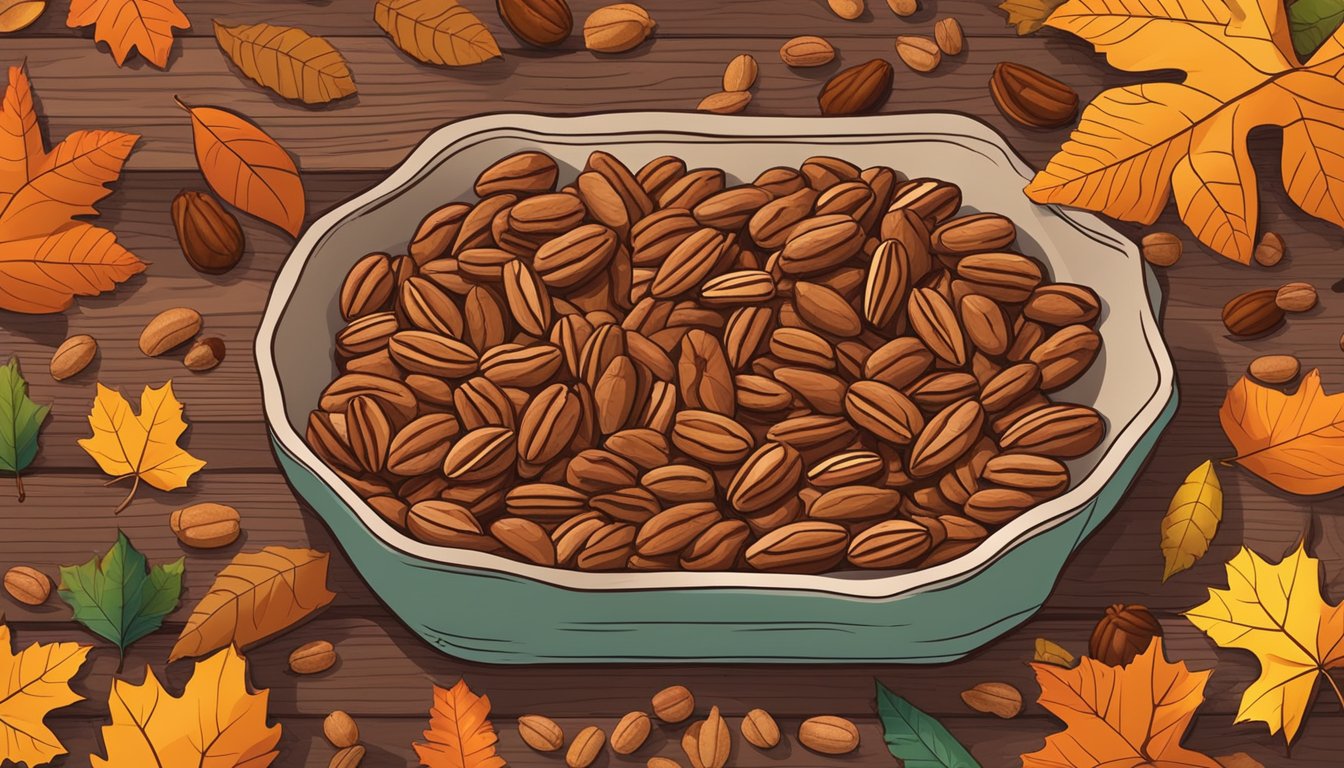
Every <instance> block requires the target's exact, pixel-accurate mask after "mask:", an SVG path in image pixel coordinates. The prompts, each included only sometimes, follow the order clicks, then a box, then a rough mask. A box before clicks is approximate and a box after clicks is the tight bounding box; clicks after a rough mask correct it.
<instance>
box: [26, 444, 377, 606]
mask: <svg viewBox="0 0 1344 768" xmlns="http://www.w3.org/2000/svg"><path fill="white" fill-rule="evenodd" d="M207 466H208V465H207ZM9 482H10V479H9V478H5V479H4V480H3V484H0V487H3V488H4V494H3V496H0V516H3V517H4V520H5V531H4V536H3V541H2V542H0V571H3V570H8V569H9V568H11V567H12V566H15V565H29V566H32V567H35V568H38V569H39V570H41V571H42V572H43V573H46V574H48V575H49V576H51V577H52V578H53V579H56V578H58V576H59V572H60V570H59V569H60V566H62V565H75V564H78V563H83V562H86V561H88V560H89V558H91V557H94V556H101V555H102V553H104V552H106V551H107V549H108V547H110V546H111V545H112V543H113V542H115V541H116V539H117V531H118V530H121V531H124V532H125V533H126V535H127V536H128V537H130V539H131V541H132V542H133V543H134V544H135V546H136V548H137V549H139V550H140V551H141V552H143V553H144V554H145V556H146V557H148V558H149V560H150V562H153V563H158V562H163V561H166V560H172V559H176V558H178V557H181V556H183V555H184V554H187V555H188V563H187V569H186V574H185V577H184V581H183V585H184V588H185V590H186V591H185V594H184V597H183V601H184V604H183V605H182V606H181V607H179V608H178V610H177V611H176V612H174V613H173V614H172V616H171V618H172V619H175V620H178V621H186V618H187V617H188V616H189V615H190V614H191V607H192V606H193V605H194V604H195V603H196V601H197V600H199V599H200V597H201V596H202V595H204V594H205V593H206V591H207V590H208V589H209V588H210V584H211V583H213V582H214V577H215V574H216V572H218V571H219V569H220V568H222V567H224V565H226V564H227V563H228V561H229V559H230V558H232V557H233V556H234V555H235V554H237V553H238V552H240V551H248V552H255V551H257V550H260V549H261V548H262V547H265V546H271V545H275V546H285V547H312V548H314V549H318V550H321V551H324V552H332V553H334V554H333V556H332V559H331V566H330V573H329V576H328V584H329V585H330V587H331V589H333V590H334V591H335V592H337V594H339V595H341V596H342V602H343V603H347V604H348V605H359V606H363V607H366V608H370V607H375V606H377V605H378V604H377V603H376V601H375V600H374V599H373V598H372V597H371V596H370V595H369V593H368V590H367V588H366V587H365V586H364V582H363V581H361V580H360V579H359V577H358V576H357V575H355V572H354V570H353V569H352V568H351V567H350V565H349V564H348V562H347V561H346V559H345V558H344V556H342V555H341V553H340V551H339V550H338V548H337V547H336V545H335V542H333V541H332V539H331V537H330V535H329V534H328V532H327V529H326V527H325V526H324V525H322V523H321V522H320V521H319V520H318V519H317V518H316V516H314V515H312V514H311V513H308V512H305V511H304V510H303V509H302V508H301V507H300V506H299V503H298V502H297V501H296V500H295V499H294V496H293V495H292V494H291V493H290V492H289V486H287V485H286V484H285V481H284V479H283V478H282V477H281V476H280V475H279V474H269V475H255V474H246V473H231V472H213V473H212V472H211V471H209V470H208V469H207V470H206V471H205V472H204V473H203V474H200V475H197V476H196V477H194V478H192V480H191V482H190V483H189V484H188V486H187V487H186V488H183V489H181V490H178V491H175V492H173V493H166V492H163V491H157V490H154V489H153V488H148V487H144V486H142V487H141V488H140V490H139V491H137V494H136V500H135V501H134V502H133V503H132V504H131V506H130V507H129V508H127V509H126V511H124V512H122V513H121V514H120V515H117V516H115V517H114V516H113V515H112V510H114V509H115V508H116V507H117V504H118V503H120V501H121V500H122V499H123V498H124V497H125V495H126V493H127V491H128V490H129V489H130V486H129V485H127V484H125V483H124V482H123V483H118V484H116V485H113V486H106V485H105V478H104V477H103V476H102V475H97V476H95V475H92V474H85V475H82V476H70V475H64V476H62V475H50V474H38V475H34V476H32V477H30V478H26V479H25V480H24V485H25V486H26V487H27V488H28V501H26V502H25V503H23V504H21V505H20V504H17V503H15V501H14V497H13V495H12V493H11V490H12V486H11V485H9ZM203 501H213V502H219V503H223V504H229V505H230V506H233V507H235V508H237V509H238V510H239V512H240V514H241V515H242V518H243V536H241V537H240V538H239V540H238V541H237V542H236V543H234V544H233V545H231V546H229V547H226V548H223V549H217V550H209V551H202V550H190V551H188V550H187V549H186V548H185V547H184V546H183V545H182V544H180V543H179V542H178V541H177V538H176V537H174V536H173V533H172V531H171V530H170V529H169V527H168V516H169V514H170V513H171V512H172V510H174V509H179V508H181V507H183V506H186V505H188V504H193V503H196V502H203ZM0 610H3V611H4V612H5V614H6V615H7V616H8V618H9V620H10V621H23V620H33V621H42V622H51V623H56V624H61V623H67V622H68V621H69V619H70V612H69V610H68V609H67V608H66V607H65V606H64V604H63V603H61V602H60V601H59V600H58V599H57V598H56V596H55V594H53V595H52V598H51V600H50V601H49V602H48V604H47V605H45V606H42V607H39V608H29V607H27V606H22V605H19V604H18V603H16V602H14V601H12V600H10V599H8V596H6V597H5V598H3V601H2V602H0Z"/></svg>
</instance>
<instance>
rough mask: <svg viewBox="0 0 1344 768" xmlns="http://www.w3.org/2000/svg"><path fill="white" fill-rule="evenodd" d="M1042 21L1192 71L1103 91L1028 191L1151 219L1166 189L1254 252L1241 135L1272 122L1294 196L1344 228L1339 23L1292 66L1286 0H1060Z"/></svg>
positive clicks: (1116, 53)
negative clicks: (1278, 131) (1063, 0)
mask: <svg viewBox="0 0 1344 768" xmlns="http://www.w3.org/2000/svg"><path fill="white" fill-rule="evenodd" d="M1046 24H1047V25H1048V26H1051V27H1054V28H1056V29H1061V30H1064V31H1067V32H1072V33H1073V34H1076V35H1078V36H1079V37H1082V38H1083V39H1085V40H1087V41H1088V42H1090V43H1092V45H1093V46H1094V47H1095V48H1096V49H1097V50H1098V51H1099V52H1102V53H1104V54H1106V57H1107V60H1108V61H1109V62H1110V63H1111V65H1112V66H1115V67H1117V68H1119V69H1122V70H1126V71H1130V72H1149V71H1152V70H1158V69H1180V70H1184V71H1185V72H1186V76H1185V78H1184V80H1183V81H1182V82H1179V83H1172V82H1156V83H1141V84H1137V85H1127V86H1123V87H1120V88H1112V89H1110V90H1107V91H1103V92H1102V93H1101V94H1100V95H1099V96H1097V98H1096V99H1095V100H1093V102H1092V104H1091V105H1090V106H1089V107H1088V108H1087V110H1086V111H1084V113H1083V116H1082V120H1081V121H1080V122H1079V124H1078V127H1077V128H1076V129H1075V130H1074V132H1073V135H1072V136H1071V137H1070V139H1069V141H1068V142H1066V143H1065V144H1064V146H1063V148H1062V149H1061V150H1060V152H1059V153H1058V154H1056V155H1055V157H1054V158H1053V159H1052V160H1051V161H1050V163H1049V165H1048V166H1047V167H1046V168H1045V170H1043V171H1041V172H1039V173H1038V174H1036V177H1035V178H1034V179H1033V180H1032V181H1031V183H1030V184H1029V185H1028V186H1027V193H1028V194H1029V195H1030V196H1031V198H1032V199H1033V200H1035V201H1036V202H1038V203H1057V204H1061V205H1072V206H1077V207H1081V208H1089V209H1092V210H1095V211H1101V212H1103V213H1105V214H1107V215H1109V216H1113V217H1115V218H1119V219H1125V220H1128V221H1137V222H1142V223H1146V224H1151V223H1152V222H1153V221H1154V220H1155V219H1156V218H1157V217H1158V215H1159V214H1160V213H1161V212H1162V209H1163V208H1165V207H1166V204H1167V199H1168V196H1169V193H1171V194H1173V195H1174V197H1175V199H1176V205H1177V209H1178V210H1179V212H1180V215H1181V219H1182V220H1183V221H1184V222H1185V223H1186V225H1187V226H1189V227H1190V230H1191V231H1192V232H1193V233H1194V234H1195V235H1196V236H1197V237H1198V238H1199V239H1200V240H1201V241H1202V242H1204V243H1205V244H1206V245H1208V246H1209V247H1210V248H1212V249H1213V250H1215V251H1217V252H1218V253H1221V254H1223V255H1224V256H1226V257H1228V258H1230V259H1233V260H1236V261H1239V262H1241V263H1243V264H1246V263H1250V260H1251V253H1252V250H1253V248H1254V244H1255V241H1256V226H1257V220H1258V218H1259V199H1258V196H1257V192H1256V178H1255V172H1254V169H1253V168H1252V165H1251V158H1250V154H1249V152H1248V149H1247V146H1246V136H1247V134H1248V133H1249V132H1250V131H1251V130H1252V129H1254V128H1256V127H1258V126H1261V125H1277V126H1282V128H1283V153H1282V175H1283V182H1284V185H1285V187H1286V189H1287V192H1288V195H1289V197H1291V198H1292V199H1293V201H1294V202H1295V203H1297V205H1298V206H1299V207H1301V208H1302V209H1303V210H1304V211H1306V212H1307V213H1309V214H1311V215H1312V216H1316V217H1317V218H1321V219H1325V220H1326V221H1330V222H1333V223H1335V224H1337V225H1341V226H1344V87H1341V72H1342V71H1344V33H1341V32H1340V31H1336V32H1335V33H1334V35H1333V36H1332V37H1331V38H1330V39H1329V40H1328V41H1327V42H1326V43H1325V44H1324V45H1323V46H1321V49H1320V50H1319V51H1317V52H1316V53H1315V54H1314V55H1313V56H1312V57H1311V58H1310V59H1309V60H1308V61H1307V62H1306V63H1304V64H1300V65H1299V64H1298V62H1297V56H1296V54H1295V53H1294V51H1293V46H1292V41H1291V40H1290V37H1289V31H1288V22H1287V18H1286V14H1285V12H1284V4H1283V2H1282V0H1236V1H1235V2H1232V1H1231V0H1207V1H1206V0H1068V2H1066V3H1065V4H1064V5H1062V6H1060V7H1059V8H1058V9H1057V10H1056V11H1055V12H1054V13H1053V14H1051V15H1050V18H1049V20H1048V21H1047V22H1046Z"/></svg>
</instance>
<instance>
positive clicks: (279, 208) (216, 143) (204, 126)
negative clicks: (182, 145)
mask: <svg viewBox="0 0 1344 768" xmlns="http://www.w3.org/2000/svg"><path fill="white" fill-rule="evenodd" d="M178 104H179V105H181V107H182V108H183V109H185V110H187V112H188V113H189V114H190V115H191V131H192V137H193V140H194V143H195V146H196V164H197V165H198V166H200V169H201V174H202V175H204V176H205V180H206V182H207V183H208V184H209V185H210V188H211V189H213V190H214V191H215V194H217V195H219V196H220V197H222V198H224V199H225V200H226V201H228V203H229V204H230V205H232V206H234V207H236V208H240V209H242V210H244V211H246V212H248V213H250V214H252V215H253V216H256V217H257V218H259V219H261V220H263V221H269V222H270V223H272V224H274V225H276V226H277V227H280V228H281V229H283V230H285V231H286V232H288V233H289V234H291V235H294V236H295V237H298V234H299V229H300V228H302V227H303V215H304V209H305V207H306V205H307V203H306V201H305V199H304V193H303V181H302V179H300V178H299V169H298V166H296V165H294V159H293V158H291V157H290V156H289V153H288V152H286V151H285V150H284V148H283V147H281V146H280V145H279V144H278V143H277V142H276V141H275V139H273V138H271V137H270V136H269V135H268V134H267V133H266V132H265V131H263V130H261V128H259V127H257V126H256V125H255V124H254V123H252V122H251V121H250V120H248V119H247V118H245V117H243V116H242V115H239V114H237V113H234V112H230V111H228V110H226V109H218V108H216V107H189V106H187V105H186V104H183V103H182V102H181V101H180V100H179V101H178Z"/></svg>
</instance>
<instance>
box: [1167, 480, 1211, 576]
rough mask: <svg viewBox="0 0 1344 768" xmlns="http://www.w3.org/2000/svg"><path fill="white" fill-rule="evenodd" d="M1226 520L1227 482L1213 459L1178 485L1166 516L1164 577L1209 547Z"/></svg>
mask: <svg viewBox="0 0 1344 768" xmlns="http://www.w3.org/2000/svg"><path fill="white" fill-rule="evenodd" d="M1222 521H1223V486H1222V484H1221V483H1220V482H1219V481H1218V472H1217V471H1215V470H1214V468H1213V462H1212V461H1206V462H1204V463H1203V464H1200V465H1199V466H1198V467H1195V469H1194V471H1192V472H1191V473H1190V474H1189V475H1188V476H1187V477H1186V478H1185V482H1183V483H1181V487H1180V488H1177V489H1176V494H1175V495H1174V496H1172V497H1171V504H1170V506H1168V507H1167V514H1166V516H1165V517H1163V518H1162V555H1163V556H1164V557H1165V558H1166V566H1165V568H1164V570H1163V571H1162V580H1163V581H1166V580H1167V579H1169V578H1171V577H1172V576H1174V575H1176V574H1178V573H1180V572H1181V571H1184V570H1185V569H1187V568H1189V567H1190V566H1192V565H1194V564H1195V561H1196V560H1198V559H1199V558H1201V557H1203V556H1204V553H1205V552H1208V551H1209V544H1210V543H1211V542H1212V541H1213V537H1214V534H1216V533H1217V532H1218V524H1219V523H1221V522H1222Z"/></svg>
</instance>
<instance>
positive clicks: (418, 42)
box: [373, 0, 500, 67]
mask: <svg viewBox="0 0 1344 768" xmlns="http://www.w3.org/2000/svg"><path fill="white" fill-rule="evenodd" d="M373 18H374V20H375V21H377V22H378V26H380V27H382V28H383V31H384V32H387V34H388V36H390V37H391V38H392V42H394V43H396V45H397V47H398V48H400V49H401V50H403V51H405V52H406V53H407V54H409V55H411V56H414V57H415V58H417V59H419V60H420V61H423V62H425V63H426V64H440V65H444V66H449V67H460V66H465V65H468V64H480V63H481V62H483V61H489V60H490V59H493V58H495V57H497V56H499V55H500V53H499V44H498V43H496V42H495V36H494V35H492V34H490V30H488V29H486V28H485V25H484V24H482V23H481V20H480V19H478V18H476V15H475V14H473V13H472V12H471V11H469V10H467V9H466V8H464V7H463V6H461V5H460V4H458V2H457V0H378V4H377V5H375V6H374V8H373Z"/></svg>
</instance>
